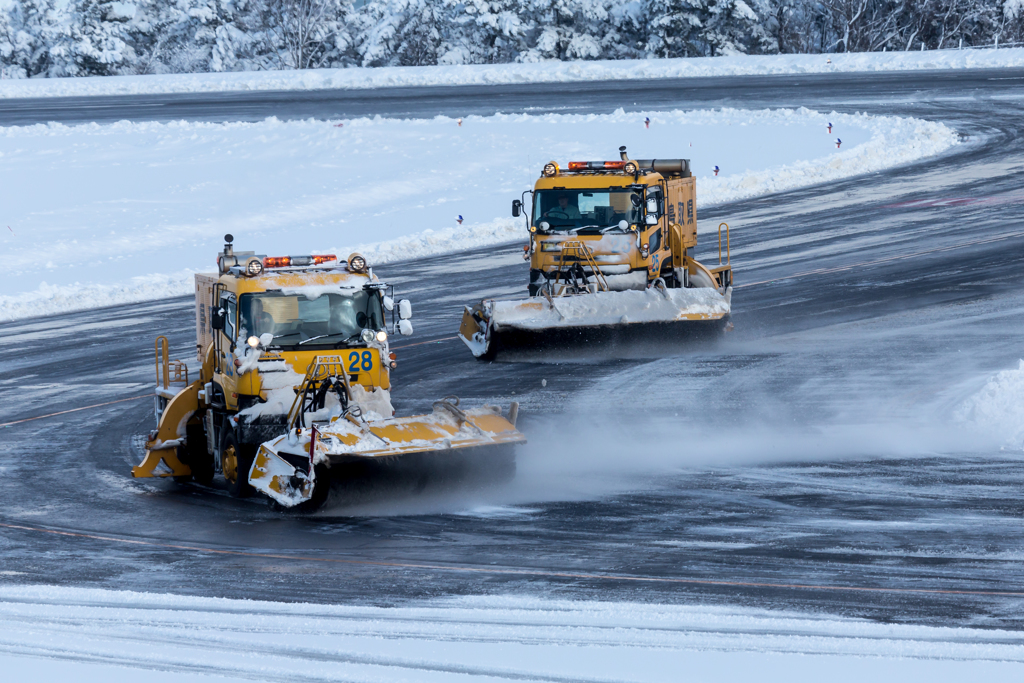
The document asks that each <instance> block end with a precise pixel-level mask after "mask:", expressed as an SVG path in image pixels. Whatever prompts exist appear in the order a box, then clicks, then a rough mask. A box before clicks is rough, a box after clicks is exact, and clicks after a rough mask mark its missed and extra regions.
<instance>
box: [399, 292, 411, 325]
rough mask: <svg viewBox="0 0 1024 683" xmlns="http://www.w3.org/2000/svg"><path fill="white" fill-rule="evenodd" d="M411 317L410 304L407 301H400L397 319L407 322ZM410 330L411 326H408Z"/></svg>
mask: <svg viewBox="0 0 1024 683" xmlns="http://www.w3.org/2000/svg"><path fill="white" fill-rule="evenodd" d="M411 317H412V302H411V301H409V300H408V299H402V300H401V301H399V302H398V318H399V320H408V319H409V318H411ZM410 329H412V328H411V326H410Z"/></svg>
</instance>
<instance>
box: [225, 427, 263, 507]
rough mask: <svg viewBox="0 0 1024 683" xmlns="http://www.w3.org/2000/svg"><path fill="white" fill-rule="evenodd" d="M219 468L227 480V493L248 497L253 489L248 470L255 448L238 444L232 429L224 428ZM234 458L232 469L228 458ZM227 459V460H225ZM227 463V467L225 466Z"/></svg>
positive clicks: (237, 496)
mask: <svg viewBox="0 0 1024 683" xmlns="http://www.w3.org/2000/svg"><path fill="white" fill-rule="evenodd" d="M220 452H221V466H222V467H221V468H222V469H223V470H224V479H225V480H227V482H228V493H230V494H231V495H232V496H234V497H235V498H248V497H249V496H251V495H252V494H253V493H255V490H254V489H253V488H252V486H250V485H249V470H250V469H251V468H252V461H253V460H254V459H255V458H256V449H255V448H254V447H252V446H250V445H248V444H239V443H238V439H237V437H235V432H234V430H233V429H230V428H226V429H225V430H224V437H223V438H222V440H221V447H220ZM231 458H234V461H235V462H234V468H233V469H234V471H232V468H231V466H230V464H229V463H230V459H231ZM226 460H227V462H226ZM225 465H227V467H225Z"/></svg>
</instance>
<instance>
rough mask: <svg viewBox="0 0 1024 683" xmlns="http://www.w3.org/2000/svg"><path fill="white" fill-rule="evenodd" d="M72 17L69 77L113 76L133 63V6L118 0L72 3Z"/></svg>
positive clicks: (80, 0) (77, 1)
mask: <svg viewBox="0 0 1024 683" xmlns="http://www.w3.org/2000/svg"><path fill="white" fill-rule="evenodd" d="M69 15H70V18H71V23H70V40H69V50H70V54H69V55H68V57H69V58H70V60H69V69H73V73H71V74H70V75H74V76H110V75H113V74H118V73H121V72H122V71H123V70H125V69H126V68H128V67H130V65H132V64H133V63H134V61H135V57H136V54H135V49H134V48H133V47H132V44H131V43H132V35H131V21H132V19H133V18H134V15H135V7H134V5H127V4H125V3H122V2H117V1H116V0H73V1H72V2H71V4H70V6H69Z"/></svg>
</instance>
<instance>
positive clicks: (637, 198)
mask: <svg viewBox="0 0 1024 683" xmlns="http://www.w3.org/2000/svg"><path fill="white" fill-rule="evenodd" d="M629 201H631V202H632V203H633V208H634V209H639V208H640V203H641V199H640V195H638V194H631V195H629Z"/></svg>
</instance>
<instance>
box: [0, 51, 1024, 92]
mask: <svg viewBox="0 0 1024 683" xmlns="http://www.w3.org/2000/svg"><path fill="white" fill-rule="evenodd" d="M1019 66H1024V49H1021V48H1011V49H1002V50H996V49H986V50H938V51H930V52H929V51H925V52H917V51H915V52H860V53H850V54H835V55H765V56H752V55H730V56H725V57H700V58H692V59H640V60H621V61H593V62H589V61H588V62H541V63H537V64H481V65H465V66H405V67H379V68H351V69H316V70H306V71H244V72H232V73H205V74H173V75H172V74H164V75H150V76H93V77H87V78H48V79H33V80H7V81H0V98H15V97H78V96H85V95H139V94H157V93H195V92H228V91H244V90H326V89H355V88H391V87H402V86H405V87H408V86H438V85H442V86H444V85H498V84H514V83H552V82H554V83H572V82H580V81H613V80H637V79H661V78H706V77H712V76H715V77H721V76H760V75H768V74H810V73H850V72H882V71H922V70H928V69H988V68H999V67H1019Z"/></svg>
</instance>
